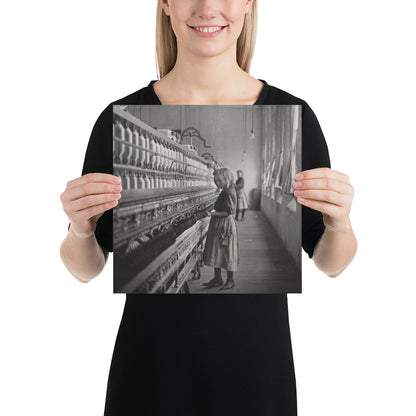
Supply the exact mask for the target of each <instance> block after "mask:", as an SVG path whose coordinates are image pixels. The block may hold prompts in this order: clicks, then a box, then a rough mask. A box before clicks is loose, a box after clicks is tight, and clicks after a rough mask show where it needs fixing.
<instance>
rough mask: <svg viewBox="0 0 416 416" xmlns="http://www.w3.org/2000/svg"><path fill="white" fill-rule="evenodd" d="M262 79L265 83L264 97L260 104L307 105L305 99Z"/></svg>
mask: <svg viewBox="0 0 416 416" xmlns="http://www.w3.org/2000/svg"><path fill="white" fill-rule="evenodd" d="M260 81H262V82H263V83H264V94H262V95H263V97H262V98H263V99H262V100H261V102H260V103H259V104H276V105H278V104H282V105H284V104H289V105H302V106H304V105H307V102H306V101H305V100H304V99H302V98H299V97H297V96H295V95H293V94H290V93H289V92H287V91H285V90H283V89H281V88H278V87H275V86H274V85H271V84H269V83H267V81H265V80H263V79H260Z"/></svg>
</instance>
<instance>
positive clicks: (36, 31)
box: [0, 0, 416, 416]
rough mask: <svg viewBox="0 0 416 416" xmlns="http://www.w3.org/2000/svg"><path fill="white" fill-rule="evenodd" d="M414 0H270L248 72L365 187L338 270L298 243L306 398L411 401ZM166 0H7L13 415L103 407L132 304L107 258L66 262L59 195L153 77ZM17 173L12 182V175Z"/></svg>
mask: <svg viewBox="0 0 416 416" xmlns="http://www.w3.org/2000/svg"><path fill="white" fill-rule="evenodd" d="M410 6H411V1H410V0H409V1H405V0H398V1H396V2H394V3H393V2H391V1H375V0H367V1H363V0H360V1H358V0H352V1H349V2H347V3H345V2H334V1H329V0H315V1H313V2H312V1H310V0H299V1H295V2H294V1H286V2H274V1H264V0H260V4H259V30H258V40H257V46H256V53H255V57H254V63H253V65H252V68H251V74H252V75H253V76H255V77H257V78H262V79H265V80H266V81H267V82H268V83H269V84H271V85H275V86H277V87H279V88H281V89H283V90H286V91H288V92H290V93H292V94H294V95H296V96H298V97H301V98H303V99H305V100H306V101H307V102H308V103H309V104H310V105H311V107H312V108H313V110H314V111H315V113H316V114H317V116H318V119H319V121H320V123H321V126H322V129H323V131H324V134H325V136H326V139H327V142H328V146H329V150H330V154H331V160H332V165H333V168H334V169H336V170H339V171H342V172H345V173H347V174H349V175H350V177H351V181H352V184H353V185H354V186H355V188H356V196H355V201H354V204H353V210H352V213H351V218H352V223H353V227H354V229H355V232H356V235H357V238H358V241H359V251H358V253H357V256H356V258H355V260H354V262H353V263H352V264H351V266H350V267H349V268H348V269H347V270H346V271H345V272H344V273H343V274H342V275H341V276H339V277H337V278H335V279H330V278H329V277H326V276H325V275H324V274H322V273H320V272H319V271H318V270H317V269H316V268H315V266H314V265H313V263H312V261H310V260H309V259H308V258H307V256H306V255H304V257H303V261H304V267H303V293H302V294H296V295H289V313H290V323H291V332H292V342H293V350H294V359H295V369H296V377H297V389H298V407H299V415H300V416H307V415H318V416H326V415H328V416H329V415H330V416H333V415H337V416H344V415H348V416H350V415H356V416H361V415H363V416H364V415H365V416H367V415H369V414H371V415H375V414H376V415H379V416H384V415H392V414H397V415H401V416H407V415H415V414H416V404H415V402H414V400H412V399H411V393H414V390H415V376H414V374H415V373H416V363H415V358H414V351H415V350H416V343H415V340H414V337H413V336H412V335H413V333H414V326H415V323H414V316H415V309H416V308H415V306H414V305H415V302H414V299H413V298H414V291H415V289H416V284H415V278H416V273H415V270H414V266H415V261H414V257H413V255H414V253H413V250H412V249H414V246H415V244H414V235H415V225H414V220H413V218H414V213H413V210H414V202H415V196H414V184H413V180H414V178H413V177H414V175H413V169H412V168H411V158H412V156H413V155H412V146H411V145H412V142H413V141H414V139H415V133H414V126H413V125H412V124H411V122H412V121H413V120H414V110H415V106H414V95H415V92H416V91H415V89H416V88H415V81H414V74H415V73H416V68H415V63H414V60H413V56H414V39H415V33H414V32H415V31H414V29H412V27H413V28H414V22H413V19H412V16H413V14H412V13H411V9H410ZM155 9H156V0H153V1H146V2H145V1H143V0H140V1H139V0H136V1H129V0H119V1H117V2H114V1H111V2H110V1H108V0H99V1H98V0H89V1H88V2H85V1H81V0H72V1H71V2H57V1H51V0H37V1H35V2H30V1H27V0H23V1H20V2H7V3H6V5H3V6H2V12H1V14H2V25H0V35H1V39H2V46H1V48H2V65H1V79H0V82H1V104H0V105H1V117H2V129H1V131H2V134H1V143H2V145H1V154H2V162H3V163H2V166H3V180H4V181H5V182H4V183H5V184H4V190H3V191H2V196H1V204H0V205H1V207H0V209H1V219H2V226H1V231H2V232H1V237H2V238H1V243H0V244H1V258H2V261H1V265H2V267H1V269H2V272H1V274H2V288H1V299H0V300H1V302H0V308H1V339H2V341H1V344H0V345H1V354H0V360H1V362H0V368H1V371H0V381H1V384H2V386H1V392H2V400H1V401H0V413H1V414H3V415H8V416H12V415H26V414H27V415H29V414H42V415H45V416H47V415H54V416H55V415H60V416H66V415H71V416H73V415H79V416H83V415H88V416H91V415H100V414H102V412H103V406H104V397H105V389H106V383H107V376H108V370H109V366H110V360H111V355H112V351H113V346H114V341H115V337H116V334H117V329H118V325H119V322H120V318H121V313H122V308H123V305H124V296H123V295H114V294H112V281H111V278H112V274H111V270H112V261H111V258H110V261H109V262H108V264H107V266H106V269H105V270H104V272H103V273H102V274H101V275H100V276H99V277H97V278H96V279H95V280H94V281H92V282H91V283H89V284H82V283H79V282H78V281H77V280H76V279H75V278H73V277H72V276H71V275H70V274H69V273H68V272H67V270H66V269H65V267H64V266H63V264H62V263H61V260H60V257H59V245H60V243H61V241H62V240H63V238H64V236H65V234H66V227H67V218H66V216H65V214H64V213H63V211H62V207H61V202H60V200H59V195H60V193H61V192H62V191H63V190H64V188H65V184H66V182H67V181H68V180H70V179H73V178H75V177H77V176H79V175H80V173H81V168H82V162H83V158H84V153H85V149H86V145H87V142H88V138H89V134H90V132H91V128H92V126H93V124H94V122H95V120H96V118H97V117H98V115H99V113H100V112H101V111H102V110H103V109H104V107H105V106H106V105H107V104H108V103H110V102H111V101H113V100H115V99H118V98H121V97H123V96H125V95H127V94H129V93H130V92H133V91H135V90H137V89H139V88H141V87H143V86H145V85H147V84H148V83H149V81H150V80H151V79H156V67H155V55H154V32H155ZM9 181H10V182H9Z"/></svg>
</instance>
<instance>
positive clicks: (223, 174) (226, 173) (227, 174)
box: [213, 168, 234, 188]
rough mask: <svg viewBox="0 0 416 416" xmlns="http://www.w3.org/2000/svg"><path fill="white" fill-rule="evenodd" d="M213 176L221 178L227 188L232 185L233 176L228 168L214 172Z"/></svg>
mask: <svg viewBox="0 0 416 416" xmlns="http://www.w3.org/2000/svg"><path fill="white" fill-rule="evenodd" d="M213 174H214V176H221V178H222V179H224V180H225V181H226V182H227V188H229V187H230V186H231V185H233V184H234V175H233V173H232V172H231V170H230V169H228V168H218V169H215V170H214V173H213Z"/></svg>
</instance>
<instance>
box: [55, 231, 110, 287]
mask: <svg viewBox="0 0 416 416" xmlns="http://www.w3.org/2000/svg"><path fill="white" fill-rule="evenodd" d="M60 254H61V259H62V261H63V263H64V264H65V267H66V268H67V269H68V271H69V272H70V273H71V274H72V275H73V276H74V277H76V278H77V279H78V280H79V281H80V282H83V283H87V282H89V281H90V280H91V279H93V278H94V277H96V276H98V275H99V274H100V273H101V271H102V270H103V268H104V266H105V263H106V262H107V258H108V251H107V250H104V249H102V248H101V246H100V245H99V244H98V243H97V240H96V239H95V235H94V234H92V235H90V236H87V237H83V236H79V235H78V234H77V233H76V231H75V230H74V228H73V227H72V226H71V227H70V228H69V231H68V235H67V236H66V237H65V239H64V241H63V242H62V244H61V248H60Z"/></svg>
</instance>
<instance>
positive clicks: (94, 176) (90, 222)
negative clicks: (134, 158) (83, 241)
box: [61, 173, 121, 235]
mask: <svg viewBox="0 0 416 416" xmlns="http://www.w3.org/2000/svg"><path fill="white" fill-rule="evenodd" d="M119 183H120V180H119V178H117V177H116V176H114V175H109V174H106V173H89V174H86V175H83V176H81V177H79V178H76V179H74V180H71V181H69V182H68V183H67V185H66V189H65V191H64V192H63V193H62V194H61V202H62V205H63V209H64V212H65V214H66V215H67V216H68V218H69V220H70V222H71V224H72V225H73V226H75V227H76V229H77V231H78V233H80V234H85V235H87V234H90V233H91V232H92V231H93V230H94V228H95V223H96V221H97V218H98V217H99V216H101V215H102V214H103V213H104V212H105V211H107V210H109V209H112V208H114V207H115V206H116V205H117V204H118V200H119V199H120V198H121V194H120V192H121V186H120V185H119Z"/></svg>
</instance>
